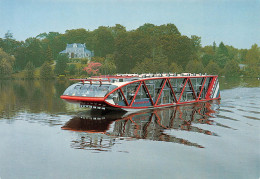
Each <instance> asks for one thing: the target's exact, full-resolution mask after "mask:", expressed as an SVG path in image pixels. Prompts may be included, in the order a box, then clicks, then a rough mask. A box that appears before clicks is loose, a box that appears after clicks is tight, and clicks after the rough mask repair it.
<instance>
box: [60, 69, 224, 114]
mask: <svg viewBox="0 0 260 179" xmlns="http://www.w3.org/2000/svg"><path fill="white" fill-rule="evenodd" d="M71 80H76V81H79V82H78V83H75V84H73V85H71V86H69V87H68V88H67V89H66V90H65V92H64V93H63V95H62V96H61V99H64V100H66V101H68V102H72V103H79V104H80V106H81V107H90V108H94V109H103V110H104V109H112V110H114V109H120V110H124V111H136V110H141V109H153V108H160V107H167V106H176V105H181V104H187V103H197V102H203V101H209V100H215V99H220V91H219V82H218V76H216V75H207V74H191V73H182V74H173V73H167V74H166V73H163V74H141V75H138V74H117V75H113V76H112V75H101V76H93V77H90V78H87V79H71Z"/></svg>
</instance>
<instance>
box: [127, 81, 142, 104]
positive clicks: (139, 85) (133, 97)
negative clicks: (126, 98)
mask: <svg viewBox="0 0 260 179" xmlns="http://www.w3.org/2000/svg"><path fill="white" fill-rule="evenodd" d="M141 84H142V81H141V82H140V83H139V86H138V88H137V90H136V92H135V95H134V97H133V99H132V101H131V103H130V106H132V105H133V103H134V100H135V98H136V96H137V94H138V91H139V89H140V87H141Z"/></svg>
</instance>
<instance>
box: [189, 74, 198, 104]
mask: <svg viewBox="0 0 260 179" xmlns="http://www.w3.org/2000/svg"><path fill="white" fill-rule="evenodd" d="M188 80H189V81H188V82H189V84H190V86H191V89H192V92H193V97H195V98H194V100H196V99H197V95H196V93H195V90H194V88H193V85H192V82H191V80H190V78H188Z"/></svg>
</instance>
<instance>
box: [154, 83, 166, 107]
mask: <svg viewBox="0 0 260 179" xmlns="http://www.w3.org/2000/svg"><path fill="white" fill-rule="evenodd" d="M166 81H167V80H166V79H164V82H163V85H162V89H161V91H160V93H159V96H158V97H157V99H156V102H155V104H154V105H155V106H156V105H157V103H158V101H159V99H160V97H161V94H162V91H163V89H164V87H165V84H166Z"/></svg>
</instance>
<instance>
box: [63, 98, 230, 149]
mask: <svg viewBox="0 0 260 179" xmlns="http://www.w3.org/2000/svg"><path fill="white" fill-rule="evenodd" d="M218 108H219V101H218V100H216V101H212V102H205V103H196V104H191V105H185V106H175V107H171V108H161V109H155V110H152V111H143V112H139V113H134V114H129V113H119V112H115V111H111V112H107V113H105V114H104V111H102V110H96V111H88V112H86V113H81V114H79V115H78V116H76V117H74V118H72V119H71V120H70V121H68V122H67V123H66V124H65V125H64V126H63V127H62V129H65V130H72V131H78V132H79V133H78V135H79V137H78V139H76V140H73V141H72V143H71V147H73V148H75V149H87V150H97V151H108V150H110V149H111V147H112V146H113V145H115V144H116V143H120V141H121V140H133V139H146V140H152V141H165V142H173V143H179V144H184V145H187V146H193V147H198V148H204V147H203V146H202V145H200V144H197V143H194V142H191V141H188V140H186V139H182V138H178V137H175V136H174V135H172V133H173V134H174V131H176V130H183V131H189V132H196V133H202V134H205V135H212V136H217V134H216V133H213V132H211V131H209V130H205V129H202V128H200V127H197V126H195V125H194V124H197V123H199V124H205V125H218V126H222V127H228V126H224V125H221V124H219V123H217V122H215V121H214V120H213V118H214V117H215V116H216V114H217V113H218ZM204 128H206V127H204ZM169 131H170V132H171V134H167V133H169Z"/></svg>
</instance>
